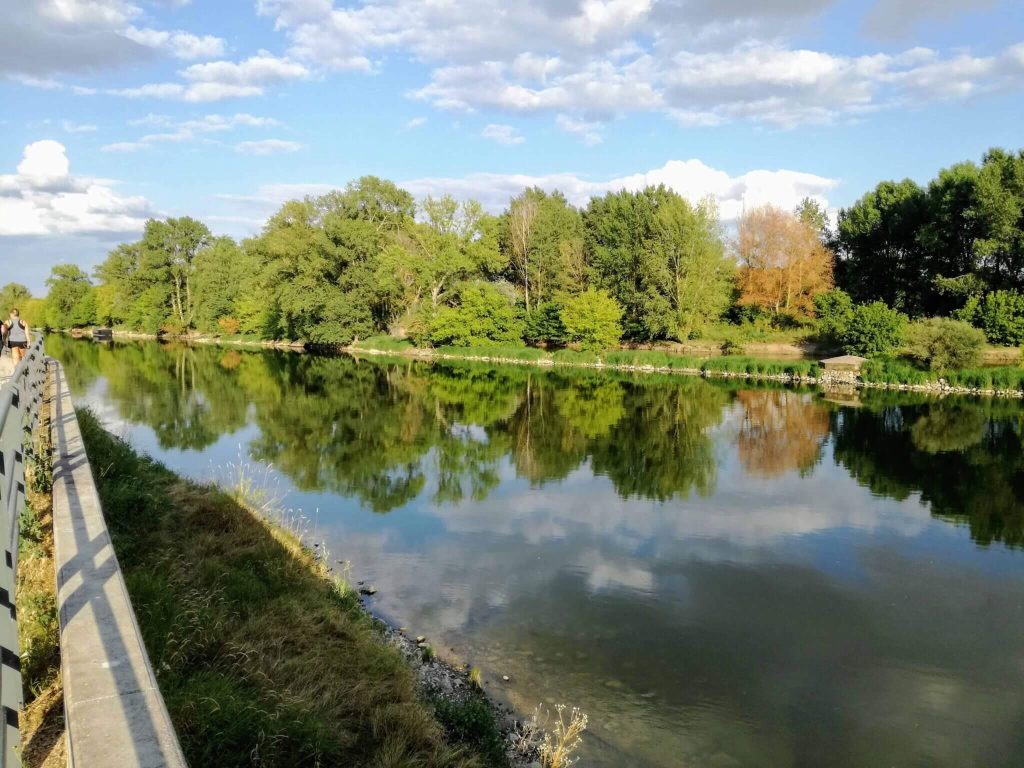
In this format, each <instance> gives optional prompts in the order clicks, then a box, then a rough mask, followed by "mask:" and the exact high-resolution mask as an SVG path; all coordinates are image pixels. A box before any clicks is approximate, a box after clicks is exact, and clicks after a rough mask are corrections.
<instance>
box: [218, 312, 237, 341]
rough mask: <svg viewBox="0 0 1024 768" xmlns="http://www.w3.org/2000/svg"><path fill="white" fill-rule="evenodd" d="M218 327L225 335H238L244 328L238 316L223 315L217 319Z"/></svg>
mask: <svg viewBox="0 0 1024 768" xmlns="http://www.w3.org/2000/svg"><path fill="white" fill-rule="evenodd" d="M217 327H218V328H220V332H221V333H222V334H224V335H225V336H237V335H238V332H239V331H241V330H242V323H241V321H240V320H239V319H238V318H237V317H231V316H228V317H222V318H221V319H220V320H218V321H217Z"/></svg>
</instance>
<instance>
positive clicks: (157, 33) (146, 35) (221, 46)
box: [124, 27, 225, 60]
mask: <svg viewBox="0 0 1024 768" xmlns="http://www.w3.org/2000/svg"><path fill="white" fill-rule="evenodd" d="M124 36H125V37H127V38H128V39H129V40H132V41H134V42H136V43H138V44H139V45H145V46H148V47H149V48H157V49H161V50H164V51H167V52H168V53H170V54H171V55H172V56H174V57H175V58H178V59H189V60H192V59H212V58H215V57H217V56H223V55H224V50H225V43H224V39H223V38H220V37H214V36H213V35H193V34H192V33H191V32H183V31H180V30H179V31H176V32H168V31H166V30H162V29H149V28H141V29H140V28H138V27H128V28H127V29H126V30H125V31H124Z"/></svg>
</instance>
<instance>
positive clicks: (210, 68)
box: [181, 51, 309, 87]
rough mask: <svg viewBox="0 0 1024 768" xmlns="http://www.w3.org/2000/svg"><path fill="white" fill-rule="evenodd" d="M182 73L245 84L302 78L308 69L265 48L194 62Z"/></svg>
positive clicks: (198, 79) (204, 80) (192, 77)
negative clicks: (237, 58)
mask: <svg viewBox="0 0 1024 768" xmlns="http://www.w3.org/2000/svg"><path fill="white" fill-rule="evenodd" d="M181 76H182V77H184V78H185V79H186V80H191V81H193V82H200V83H220V84H224V85H236V86H240V87H244V86H251V85H256V86H263V85H268V84H270V83H279V82H284V81H286V80H296V79H301V78H304V77H308V76H309V70H308V69H307V68H306V67H305V66H304V65H302V64H299V63H298V62H296V61H291V60H290V59H287V58H278V57H277V56H272V55H271V54H269V53H267V52H266V51H260V52H259V53H258V54H256V55H255V56H250V57H249V58H248V59H245V60H244V61H211V62H207V63H205V64H193V65H192V66H190V67H188V68H186V69H184V70H183V71H182V72H181Z"/></svg>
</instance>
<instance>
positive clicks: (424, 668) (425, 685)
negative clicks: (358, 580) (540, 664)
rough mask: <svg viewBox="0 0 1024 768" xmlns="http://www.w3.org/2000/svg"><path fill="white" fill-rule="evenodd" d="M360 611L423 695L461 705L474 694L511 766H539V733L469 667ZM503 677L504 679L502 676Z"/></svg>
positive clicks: (520, 767)
mask: <svg viewBox="0 0 1024 768" xmlns="http://www.w3.org/2000/svg"><path fill="white" fill-rule="evenodd" d="M363 610H365V611H367V613H369V614H370V615H371V616H372V617H373V619H374V621H375V622H377V623H378V626H379V627H380V628H381V630H382V632H383V634H384V638H385V641H386V642H387V643H388V644H389V645H391V646H392V647H394V648H396V649H397V650H398V651H399V652H400V653H401V654H402V656H403V657H404V658H405V661H406V663H407V664H408V665H409V667H410V668H411V669H412V671H413V673H414V674H415V675H416V681H417V683H418V685H419V688H420V693H421V695H423V696H424V697H425V698H427V699H428V700H429V699H443V700H445V701H449V702H453V703H458V704H462V703H465V702H467V701H468V700H470V699H472V698H474V697H477V698H479V699H480V700H482V701H485V702H486V703H487V704H488V706H489V707H490V709H491V711H492V713H493V714H494V719H495V722H496V723H497V724H498V727H499V729H500V730H501V734H502V737H503V738H504V741H505V754H506V755H507V757H508V760H509V764H510V765H511V766H512V768H541V763H540V755H539V752H538V746H539V744H538V742H537V739H538V737H539V736H540V734H537V733H533V732H531V728H530V726H529V725H528V722H527V721H526V720H524V719H522V718H521V717H520V716H519V714H518V713H516V712H515V711H514V710H513V709H512V708H511V707H508V706H505V705H502V704H501V703H500V702H498V701H496V700H495V698H494V697H493V696H491V695H488V694H487V693H486V692H485V691H484V690H483V689H482V688H481V687H479V686H478V685H476V684H474V683H473V680H472V670H471V668H470V667H469V665H468V664H462V665H459V664H455V663H453V662H451V661H448V660H446V659H443V658H441V657H440V656H437V655H432V656H431V657H430V658H429V659H428V658H426V654H425V653H424V648H425V647H429V646H428V645H426V644H425V642H424V641H425V640H426V638H423V641H420V638H421V637H422V636H418V637H417V638H411V637H409V636H408V635H406V633H405V631H404V630H403V629H401V628H398V627H394V626H392V625H391V624H389V623H388V622H386V621H384V620H383V619H382V618H380V617H379V616H376V615H375V614H373V613H372V611H370V610H369V608H367V607H366V605H365V603H364V604H363ZM506 680H507V678H506Z"/></svg>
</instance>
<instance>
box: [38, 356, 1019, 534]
mask: <svg viewBox="0 0 1024 768" xmlns="http://www.w3.org/2000/svg"><path fill="white" fill-rule="evenodd" d="M47 349H48V351H49V352H50V354H52V355H53V356H55V357H57V358H58V359H61V360H62V361H63V362H64V364H65V368H66V370H67V375H68V380H69V383H70V386H71V388H72V391H74V392H77V393H81V392H83V391H85V390H86V389H88V388H89V387H90V386H92V385H93V384H94V383H95V382H96V381H97V379H100V378H102V379H103V380H104V381H105V382H106V389H107V392H106V396H107V398H108V399H109V400H110V402H112V403H114V404H115V406H116V408H117V411H118V414H119V416H120V417H121V418H122V419H124V420H127V421H129V422H134V423H143V424H146V425H148V426H150V427H151V428H152V429H153V431H154V432H155V434H156V437H157V440H158V441H159V445H160V446H161V448H165V449H166V448H178V449H189V450H201V449H203V448H205V447H207V446H209V445H211V444H212V443H214V442H215V441H216V440H217V439H218V438H219V437H220V436H222V435H225V434H230V433H233V432H236V431H238V430H239V429H241V428H242V427H244V426H245V425H247V424H249V423H250V422H253V423H255V425H256V426H257V427H258V430H259V433H258V436H257V437H256V438H255V440H254V441H253V442H252V444H251V446H250V451H251V455H252V458H253V459H254V460H257V461H260V462H269V463H273V464H274V466H275V467H277V468H278V469H279V470H280V471H281V472H283V473H284V474H286V475H287V476H288V477H289V479H290V480H291V481H292V482H293V483H294V484H295V485H296V486H297V487H298V488H299V489H302V490H316V491H331V492H335V493H341V494H346V495H352V496H356V497H358V498H359V499H360V500H362V502H363V503H364V504H366V506H368V507H369V508H370V509H372V510H374V511H376V512H382V513H383V512H388V511H390V510H393V509H395V508H397V507H400V506H402V505H404V504H407V503H408V502H410V501H411V500H413V499H415V498H417V497H419V496H420V495H421V494H424V493H430V494H432V497H431V498H432V499H433V501H434V502H436V503H457V502H459V501H460V500H462V499H464V498H472V499H475V500H478V501H479V500H482V499H484V498H486V497H487V495H488V494H489V493H490V492H491V491H492V490H493V489H494V488H496V487H497V485H498V484H499V480H500V476H501V474H500V473H501V471H502V467H503V466H504V465H506V464H507V465H508V466H509V467H510V468H511V471H514V472H515V474H516V475H517V476H519V477H522V478H524V479H526V480H528V481H529V482H530V483H531V484H534V485H538V486H542V485H544V484H546V483H551V482H555V481H559V480H562V479H564V478H566V477H567V476H568V475H569V474H570V473H572V472H573V471H575V470H577V469H578V468H580V467H581V466H583V465H584V464H585V463H587V462H589V464H590V467H591V469H592V470H593V471H594V472H595V473H598V474H602V475H605V476H607V477H608V478H609V479H610V480H611V482H612V484H613V485H614V488H615V490H616V492H617V493H618V494H619V495H620V496H621V497H636V498H648V499H656V500H662V501H664V500H668V499H671V498H685V497H687V496H689V495H690V494H693V493H696V494H698V495H708V494H710V493H712V492H713V491H714V489H715V484H716V477H717V461H718V458H717V457H716V451H715V442H714V440H713V439H712V434H711V433H712V432H713V430H714V429H715V428H716V427H717V426H718V425H720V424H721V423H722V421H723V419H724V418H725V416H726V414H727V412H728V411H729V409H730V408H732V409H736V412H737V413H738V419H739V428H738V430H737V432H736V436H735V448H736V452H737V454H738V457H739V460H740V463H741V465H742V467H743V469H744V470H745V471H746V472H747V473H749V474H751V475H755V476H759V477H764V478H774V477H778V476H780V475H783V474H785V473H788V472H799V473H806V472H808V471H810V470H812V469H813V468H814V467H815V466H816V465H817V464H818V463H819V462H820V461H821V460H822V457H823V455H825V451H826V446H827V445H829V444H831V446H832V447H831V455H832V458H833V459H834V461H835V463H836V464H837V465H838V466H841V467H843V468H845V470H846V471H847V472H849V474H850V475H851V476H852V477H854V478H855V479H856V480H857V481H858V482H859V483H861V484H862V485H864V486H866V487H868V488H870V489H871V491H872V492H874V493H875V494H879V495H884V496H889V497H892V498H895V499H905V498H907V497H908V496H910V495H911V494H913V493H920V494H921V497H922V499H923V500H924V501H925V502H926V503H928V504H929V505H930V509H931V511H932V514H933V515H935V516H937V517H940V518H943V519H948V520H951V521H956V522H966V523H968V525H969V528H970V532H971V536H972V538H973V539H974V540H975V541H977V542H978V543H980V544H990V543H992V542H1002V543H1004V544H1007V545H1011V546H1020V545H1021V544H1024V450H1022V448H1024V446H1022V425H1024V408H1022V407H1021V404H1020V403H1019V402H1017V401H1004V400H985V399H977V400H970V399H953V398H947V399H929V398H926V397H924V396H917V395H908V394H898V393H886V392H865V393H864V394H863V397H862V400H863V404H862V406H860V407H854V406H849V407H844V406H836V405H830V404H827V403H825V402H823V401H822V400H821V398H820V397H819V396H818V395H817V394H814V393H808V392H799V391H794V390H788V389H783V388H778V387H776V388H771V387H769V388H764V387H750V386H749V385H745V384H736V383H729V382H719V381H710V380H704V379H700V378H692V377H683V376H675V377H669V376H659V375H649V376H642V375H639V376H628V375H620V374H615V373H610V372H596V371H573V370H569V369H558V370H555V371H541V370H538V369H536V368H530V367H514V366H509V367H500V368H494V367H483V366H478V365H470V364H458V363H446V364H439V363H438V364H432V365H431V364H424V363H418V362H410V361H405V360H387V361H372V360H357V359H353V358H351V357H347V356H338V357H330V356H315V355H298V354H293V353H281V352H268V351H249V350H234V349H230V350H225V349H223V348H218V347H213V346H199V347H189V346H185V345H180V344H157V343H141V344H115V345H113V346H102V345H98V344H93V343H90V342H83V341H74V340H71V339H68V338H66V337H62V336H51V337H49V338H48V339H47Z"/></svg>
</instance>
